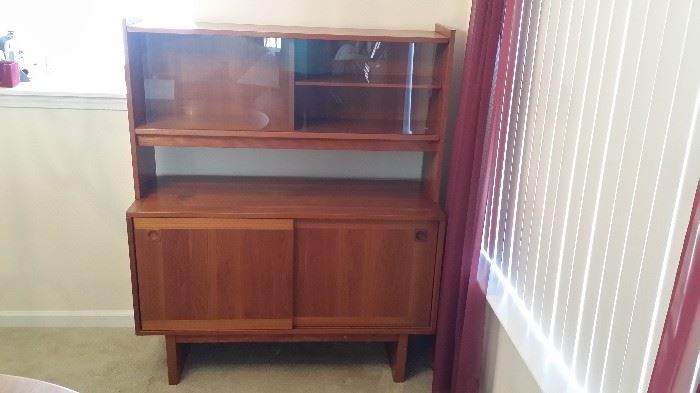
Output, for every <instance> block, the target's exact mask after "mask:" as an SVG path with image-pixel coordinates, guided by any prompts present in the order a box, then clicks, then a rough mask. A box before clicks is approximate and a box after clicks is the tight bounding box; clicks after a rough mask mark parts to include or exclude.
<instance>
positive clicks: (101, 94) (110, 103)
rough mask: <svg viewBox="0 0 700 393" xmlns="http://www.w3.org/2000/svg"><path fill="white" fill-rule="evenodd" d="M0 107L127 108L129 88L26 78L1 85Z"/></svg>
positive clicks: (121, 109)
mask: <svg viewBox="0 0 700 393" xmlns="http://www.w3.org/2000/svg"><path fill="white" fill-rule="evenodd" d="M0 108H44V109H81V110H107V111H126V92H124V91H118V89H112V91H110V90H109V89H103V91H101V90H96V89H92V90H89V89H87V88H85V89H80V88H76V87H74V86H65V85H63V86H61V85H60V84H53V83H49V82H48V81H45V82H35V81H31V82H23V83H20V84H19V85H18V86H16V87H14V88H0Z"/></svg>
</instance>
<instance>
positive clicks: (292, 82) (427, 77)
mask: <svg viewBox="0 0 700 393" xmlns="http://www.w3.org/2000/svg"><path fill="white" fill-rule="evenodd" d="M124 37H125V46H126V60H127V65H126V82H127V88H128V108H129V126H130V135H131V153H132V165H133V175H134V191H135V199H136V200H135V201H134V203H133V205H132V206H131V207H130V208H129V209H128V211H127V229H128V238H129V250H130V259H131V277H132V288H133V300H134V311H135V313H134V316H135V326H136V333H137V334H139V335H146V334H159V335H164V336H165V339H166V340H165V341H166V353H167V365H168V380H169V382H170V383H171V384H177V383H178V382H179V380H180V374H181V370H182V365H183V354H184V351H183V350H184V349H185V348H186V344H188V343H212V342H214V343H219V342H251V341H311V342H314V341H350V342H355V341H356V342H368V341H376V342H386V343H388V344H389V349H390V351H389V352H390V361H391V366H392V373H393V377H394V380H395V381H397V382H399V381H403V380H404V379H405V368H406V353H407V346H408V336H409V335H412V334H415V335H418V334H420V335H431V334H434V332H435V323H436V316H437V315H436V313H437V297H438V293H439V285H440V272H441V264H442V247H443V236H444V228H445V216H444V213H443V210H442V209H441V207H440V204H439V193H440V182H441V179H440V177H441V176H440V175H441V173H442V161H443V152H444V142H445V128H446V114H447V101H448V96H449V91H448V90H449V87H450V75H451V64H452V51H453V44H454V30H449V29H447V28H445V27H443V26H441V25H436V27H435V31H403V30H359V29H330V28H306V27H280V26H253V25H230V24H193V25H188V26H162V25H151V24H147V23H144V22H125V23H124ZM162 146H168V147H176V148H190V147H209V148H267V149H327V150H371V151H413V152H422V153H423V167H422V178H420V179H417V180H396V179H314V178H269V177H223V176H165V175H159V172H158V171H157V170H156V167H157V162H156V148H158V147H162Z"/></svg>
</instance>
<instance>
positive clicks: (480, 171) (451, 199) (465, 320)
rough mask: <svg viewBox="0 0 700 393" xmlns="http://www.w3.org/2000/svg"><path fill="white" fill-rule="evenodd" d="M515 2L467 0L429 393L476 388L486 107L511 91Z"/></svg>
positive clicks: (488, 137) (487, 175)
mask: <svg viewBox="0 0 700 393" xmlns="http://www.w3.org/2000/svg"><path fill="white" fill-rule="evenodd" d="M521 4H522V0H473V2H472V10H471V17H470V22H469V31H468V35H467V48H466V53H465V59H464V76H463V80H462V86H461V92H460V102H459V107H458V114H457V122H456V125H455V130H454V136H453V141H452V156H451V163H450V173H449V179H448V191H447V204H446V210H447V233H446V238H445V253H444V261H443V273H442V277H443V279H442V286H441V290H440V299H439V309H438V326H437V336H436V339H435V358H434V363H433V366H434V367H433V368H434V379H433V392H435V393H446V392H454V393H471V392H478V391H479V382H480V377H481V370H482V349H483V348H482V346H483V345H482V340H483V329H484V313H485V307H486V297H485V296H486V292H485V291H486V279H487V278H488V270H487V269H486V268H485V267H484V266H483V265H481V266H480V265H479V252H480V244H481V228H482V226H483V216H484V215H483V212H484V210H485V206H486V200H487V194H488V188H487V187H486V184H487V182H489V179H493V177H492V176H494V175H495V171H494V169H493V168H492V167H493V166H494V164H493V156H494V151H495V150H496V144H495V141H496V139H497V138H496V137H495V136H496V135H497V134H498V133H500V132H502V130H500V129H495V128H493V127H492V128H491V129H489V130H487V127H489V125H493V124H496V123H498V122H489V121H488V119H489V116H491V118H494V117H495V116H499V115H500V112H499V110H500V109H499V108H500V107H499V108H496V107H494V110H493V111H491V112H490V111H489V107H490V103H491V102H500V101H499V100H500V99H501V98H503V96H504V95H505V94H508V92H509V89H510V87H509V84H508V83H506V81H508V80H509V75H507V74H508V67H505V64H506V63H508V62H511V60H512V59H514V58H515V56H510V52H511V50H512V49H513V48H514V47H515V45H511V43H512V42H514V37H515V36H517V34H513V33H515V30H514V27H515V29H517V26H515V22H516V21H517V19H518V16H519V11H518V10H519V7H520V5H521ZM516 38H517V37H516ZM499 47H500V48H501V49H500V52H499V49H498V48H499ZM497 56H498V57H499V59H498V62H496V57H497ZM497 64H498V65H499V66H498V67H496V65H497ZM510 68H512V67H510ZM511 73H512V70H511ZM492 83H493V96H492ZM511 85H512V83H511ZM489 183H490V182H489Z"/></svg>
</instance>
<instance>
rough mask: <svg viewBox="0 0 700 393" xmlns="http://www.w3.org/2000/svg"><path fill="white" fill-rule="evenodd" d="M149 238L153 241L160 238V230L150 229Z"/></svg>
mask: <svg viewBox="0 0 700 393" xmlns="http://www.w3.org/2000/svg"><path fill="white" fill-rule="evenodd" d="M148 238H149V239H151V240H153V241H156V240H160V233H158V231H148Z"/></svg>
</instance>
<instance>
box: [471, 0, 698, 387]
mask: <svg viewBox="0 0 700 393" xmlns="http://www.w3.org/2000/svg"><path fill="white" fill-rule="evenodd" d="M509 12H510V13H513V14H512V15H510V17H509V15H508V13H509ZM699 21H700V3H698V2H697V1H694V0H674V1H671V0H661V1H653V0H635V1H632V0H610V1H604V0H578V1H573V0H560V1H554V0H513V1H511V6H510V7H507V10H506V15H505V16H504V26H503V29H502V30H503V32H504V37H502V39H501V41H500V47H499V53H500V56H499V59H500V61H499V64H497V67H498V68H497V70H498V72H497V78H499V77H500V78H503V81H502V82H504V83H494V92H493V97H495V101H494V102H493V105H492V108H491V110H492V116H491V117H490V119H491V124H490V127H489V128H490V130H492V132H494V133H496V134H495V138H496V141H495V151H494V152H493V154H494V157H495V163H496V165H495V168H494V169H493V173H492V176H491V177H490V178H489V183H490V186H489V187H490V190H489V194H488V198H487V206H486V211H485V212H484V214H485V216H484V222H485V224H484V230H483V238H482V245H481V247H482V251H481V257H482V261H483V262H485V263H488V264H490V268H491V270H490V271H491V273H490V274H491V276H490V279H489V287H488V293H487V298H488V301H489V303H490V304H491V306H492V307H493V308H494V311H495V312H496V315H497V316H498V318H499V320H500V321H501V323H502V324H503V326H504V328H505V330H506V331H507V332H508V334H509V335H510V336H511V339H512V340H513V342H514V344H515V345H516V347H517V348H518V350H519V351H520V353H521V354H522V355H523V358H524V359H525V361H526V363H527V364H528V366H529V368H530V369H531V371H532V372H533V374H534V376H535V378H536V379H537V381H538V383H539V384H540V386H541V387H542V388H543V390H545V391H552V392H562V391H589V392H599V391H600V392H643V391H646V389H647V386H648V382H649V377H650V372H651V369H652V367H653V362H654V358H655V355H656V349H657V347H658V342H659V337H660V334H661V329H662V326H663V321H664V316H665V312H666V309H667V307H668V301H669V296H670V291H671V288H672V285H673V277H674V275H675V271H676V267H677V264H678V260H679V256H680V250H681V247H682V241H683V236H684V231H685V227H686V225H687V222H688V217H689V215H690V208H691V204H692V197H693V192H694V189H695V185H696V184H697V180H698V178H699V177H700V137H699V136H698V135H697V134H698V127H699V126H698V113H699V112H700V73H698V70H700V51H698V46H697V38H698V37H700V23H698V22H699ZM508 23H511V25H509V26H507V24H508ZM504 59H505V61H504ZM497 89H502V90H501V91H497ZM498 98H500V100H498Z"/></svg>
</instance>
